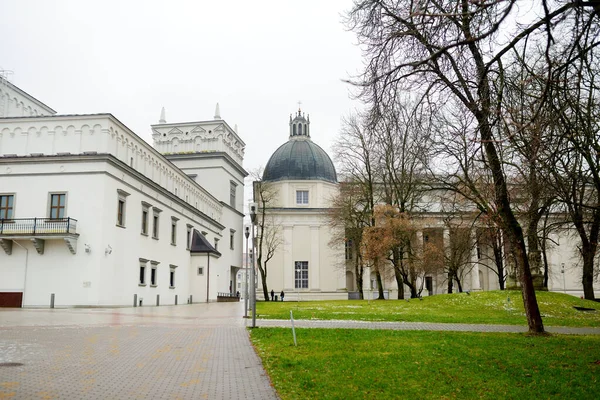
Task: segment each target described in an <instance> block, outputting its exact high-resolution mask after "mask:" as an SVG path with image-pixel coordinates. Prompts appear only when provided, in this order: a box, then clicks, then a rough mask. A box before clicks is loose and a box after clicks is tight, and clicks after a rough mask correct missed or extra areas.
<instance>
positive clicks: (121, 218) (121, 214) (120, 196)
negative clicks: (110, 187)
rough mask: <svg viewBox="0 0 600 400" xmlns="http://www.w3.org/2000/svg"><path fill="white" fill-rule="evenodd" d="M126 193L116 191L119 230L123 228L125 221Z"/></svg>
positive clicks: (127, 194) (119, 190)
mask: <svg viewBox="0 0 600 400" xmlns="http://www.w3.org/2000/svg"><path fill="white" fill-rule="evenodd" d="M127 196H129V193H127V192H126V191H124V190H121V189H117V226H118V227H119V228H125V226H126V224H125V222H126V221H127ZM121 204H123V210H121Z"/></svg>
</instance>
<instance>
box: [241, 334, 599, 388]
mask: <svg viewBox="0 0 600 400" xmlns="http://www.w3.org/2000/svg"><path fill="white" fill-rule="evenodd" d="M296 332H297V337H298V346H297V347H294V345H293V340H292V333H291V329H284V328H260V329H254V330H252V331H251V339H252V342H253V344H254V345H255V346H256V348H257V351H258V353H259V355H260V356H261V358H262V360H263V364H264V366H265V368H266V370H267V372H268V373H269V376H270V377H271V380H272V382H273V385H274V386H275V388H276V389H277V392H278V394H279V396H280V397H281V398H282V399H391V398H406V399H471V398H472V399H481V398H484V399H486V398H488V399H507V398H508V399H547V398H561V399H597V398H600V336H568V335H554V336H534V337H532V336H527V335H525V334H505V333H465V332H460V333H459V332H428V331H374V330H351V329H297V330H296Z"/></svg>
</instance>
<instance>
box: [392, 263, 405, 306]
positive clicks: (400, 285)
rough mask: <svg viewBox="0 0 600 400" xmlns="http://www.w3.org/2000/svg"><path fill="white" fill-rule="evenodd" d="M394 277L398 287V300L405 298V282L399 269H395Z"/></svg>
mask: <svg viewBox="0 0 600 400" xmlns="http://www.w3.org/2000/svg"><path fill="white" fill-rule="evenodd" d="M394 275H395V277H396V285H398V300H402V299H403V298H404V280H403V279H402V275H401V274H400V271H399V270H398V268H397V267H394Z"/></svg>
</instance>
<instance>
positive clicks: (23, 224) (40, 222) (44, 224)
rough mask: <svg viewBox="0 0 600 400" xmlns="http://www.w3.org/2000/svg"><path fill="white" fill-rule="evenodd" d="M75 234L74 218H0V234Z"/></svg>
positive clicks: (75, 221)
mask: <svg viewBox="0 0 600 400" xmlns="http://www.w3.org/2000/svg"><path fill="white" fill-rule="evenodd" d="M68 234H77V220H76V219H74V218H18V219H0V235H19V236H35V235H68Z"/></svg>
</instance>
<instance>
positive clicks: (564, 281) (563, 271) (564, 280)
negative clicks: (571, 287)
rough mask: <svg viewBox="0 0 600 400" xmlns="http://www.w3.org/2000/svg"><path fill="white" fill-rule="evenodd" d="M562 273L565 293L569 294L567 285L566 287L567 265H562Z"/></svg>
mask: <svg viewBox="0 0 600 400" xmlns="http://www.w3.org/2000/svg"><path fill="white" fill-rule="evenodd" d="M560 267H561V268H560V273H561V274H562V276H563V292H565V293H567V285H566V279H565V263H562V264H561V265H560Z"/></svg>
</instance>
